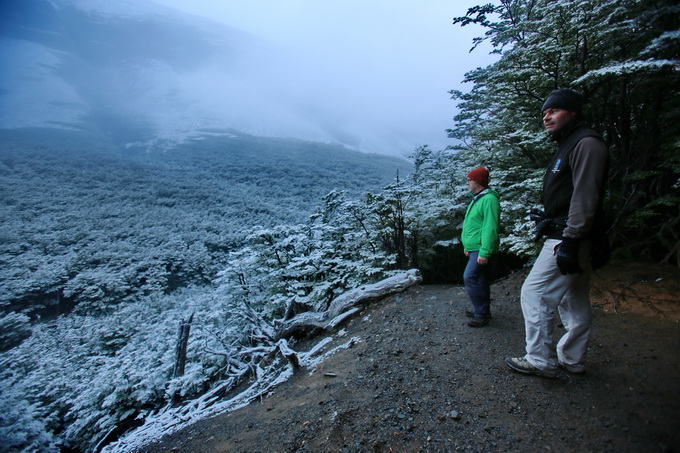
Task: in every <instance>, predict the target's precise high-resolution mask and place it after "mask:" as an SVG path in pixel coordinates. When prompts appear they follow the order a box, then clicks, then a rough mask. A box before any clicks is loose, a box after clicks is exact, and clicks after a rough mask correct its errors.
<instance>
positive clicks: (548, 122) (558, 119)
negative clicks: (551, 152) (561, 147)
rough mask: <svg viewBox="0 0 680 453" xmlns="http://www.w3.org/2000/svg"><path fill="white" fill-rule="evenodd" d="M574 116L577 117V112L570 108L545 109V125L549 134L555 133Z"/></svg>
mask: <svg viewBox="0 0 680 453" xmlns="http://www.w3.org/2000/svg"><path fill="white" fill-rule="evenodd" d="M574 118H576V113H575V112H570V111H569V110H564V109H545V110H544V111H543V126H545V130H546V131H548V134H550V135H553V134H554V133H555V132H558V131H560V130H562V129H563V128H564V127H565V126H566V125H567V124H569V123H571V122H572V121H573V120H574Z"/></svg>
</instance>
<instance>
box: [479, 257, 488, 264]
mask: <svg viewBox="0 0 680 453" xmlns="http://www.w3.org/2000/svg"><path fill="white" fill-rule="evenodd" d="M477 264H479V265H482V266H484V265H485V264H489V258H483V257H481V256H478V257H477Z"/></svg>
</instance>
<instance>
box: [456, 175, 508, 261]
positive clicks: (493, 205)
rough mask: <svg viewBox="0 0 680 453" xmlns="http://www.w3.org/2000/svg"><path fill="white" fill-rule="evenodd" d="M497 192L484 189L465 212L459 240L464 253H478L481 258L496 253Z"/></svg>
mask: <svg viewBox="0 0 680 453" xmlns="http://www.w3.org/2000/svg"><path fill="white" fill-rule="evenodd" d="M499 197H500V196H499V195H498V192H496V191H495V190H493V189H488V188H487V189H484V190H482V191H481V192H480V193H478V194H477V195H475V196H474V198H473V199H472V203H470V206H468V208H467V211H466V212H465V220H463V232H462V234H461V236H460V240H461V242H462V243H463V249H464V250H465V251H466V252H476V251H479V256H481V257H482V258H490V257H491V255H493V254H495V253H496V252H498V245H499V243H500V239H499V237H498V229H499V225H500V215H501V207H500V203H499V201H498V199H499Z"/></svg>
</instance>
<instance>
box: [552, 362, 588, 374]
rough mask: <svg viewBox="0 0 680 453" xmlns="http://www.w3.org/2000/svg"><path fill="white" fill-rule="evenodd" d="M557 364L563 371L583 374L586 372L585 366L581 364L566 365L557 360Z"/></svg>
mask: <svg viewBox="0 0 680 453" xmlns="http://www.w3.org/2000/svg"><path fill="white" fill-rule="evenodd" d="M557 366H558V367H559V368H562V369H563V370H565V371H568V372H570V373H571V374H585V373H586V368H585V367H584V366H583V365H568V364H566V363H563V362H558V363H557Z"/></svg>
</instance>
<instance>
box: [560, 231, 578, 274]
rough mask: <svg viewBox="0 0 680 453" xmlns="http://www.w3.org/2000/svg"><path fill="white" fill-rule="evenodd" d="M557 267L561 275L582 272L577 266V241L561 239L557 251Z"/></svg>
mask: <svg viewBox="0 0 680 453" xmlns="http://www.w3.org/2000/svg"><path fill="white" fill-rule="evenodd" d="M557 267H558V268H559V269H560V272H562V274H563V275H567V274H578V273H579V272H583V269H581V266H579V264H578V240H576V239H572V238H562V244H560V248H559V249H557Z"/></svg>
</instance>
